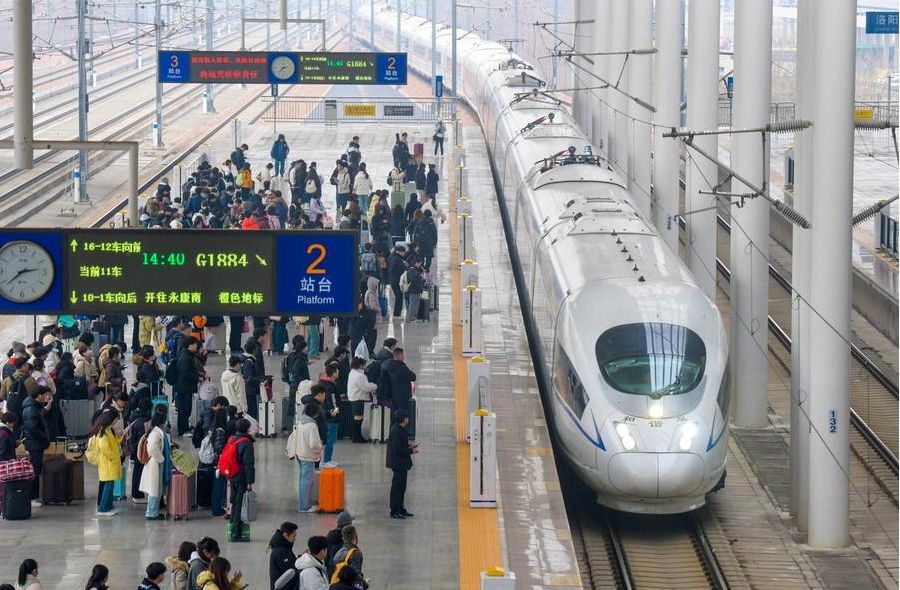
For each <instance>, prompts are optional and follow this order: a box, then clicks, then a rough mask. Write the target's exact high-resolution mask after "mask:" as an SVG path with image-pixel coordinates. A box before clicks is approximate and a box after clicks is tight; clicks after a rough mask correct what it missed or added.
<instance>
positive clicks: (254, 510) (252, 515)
mask: <svg viewBox="0 0 900 590" xmlns="http://www.w3.org/2000/svg"><path fill="white" fill-rule="evenodd" d="M258 515H259V498H258V497H257V495H256V492H254V491H253V490H247V491H246V492H244V499H243V501H241V520H243V521H244V522H254V521H255V520H256V517H257V516H258Z"/></svg>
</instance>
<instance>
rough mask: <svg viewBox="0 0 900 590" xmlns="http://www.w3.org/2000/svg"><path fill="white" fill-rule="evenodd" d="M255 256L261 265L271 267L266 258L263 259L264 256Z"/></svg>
mask: <svg viewBox="0 0 900 590" xmlns="http://www.w3.org/2000/svg"><path fill="white" fill-rule="evenodd" d="M254 256H256V259H257V260H259V263H260V264H261V265H263V266H269V263H268V262H266V259H265V258H263V257H262V256H260V255H259V254H254Z"/></svg>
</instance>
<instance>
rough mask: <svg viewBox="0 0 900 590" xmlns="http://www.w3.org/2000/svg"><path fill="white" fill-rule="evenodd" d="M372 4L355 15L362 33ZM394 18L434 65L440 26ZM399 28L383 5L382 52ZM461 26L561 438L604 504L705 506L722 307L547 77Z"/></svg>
mask: <svg viewBox="0 0 900 590" xmlns="http://www.w3.org/2000/svg"><path fill="white" fill-rule="evenodd" d="M369 11H370V7H369V5H366V6H365V7H364V8H362V9H360V11H359V12H358V13H357V17H358V21H357V22H358V24H359V25H360V27H359V29H358V30H360V31H364V32H365V33H364V34H363V36H364V37H367V36H368V35H367V33H368V31H369V30H370V27H369V25H370V12H369ZM400 25H401V48H402V49H403V50H404V51H406V52H407V53H408V54H409V63H410V65H411V67H413V68H414V69H417V70H418V71H420V72H421V73H423V74H424V75H426V76H427V75H429V74H428V73H429V72H430V70H431V26H430V24H429V23H426V21H424V20H423V19H422V18H418V17H413V16H410V15H402V18H401V20H400ZM425 25H428V26H425ZM396 26H397V13H396V12H395V11H394V10H393V9H392V8H390V7H386V6H384V4H381V5H376V13H375V44H376V48H377V49H383V50H387V51H390V50H394V49H396V47H397V45H396V37H395V30H396ZM451 35H452V33H451V31H450V30H449V29H447V28H442V29H441V30H440V31H439V32H438V34H437V51H436V53H437V57H438V60H439V65H438V71H443V72H449V71H450V59H451V56H450V52H451V39H452V36H451ZM463 35H464V36H463ZM457 37H458V41H457V43H458V47H457V54H458V56H459V67H460V71H459V84H460V88H459V89H458V92H457V96H459V97H460V98H463V99H464V100H466V101H467V102H468V103H469V104H470V105H471V106H472V107H473V108H474V109H475V110H476V111H477V112H478V114H479V116H480V117H481V126H482V130H483V133H484V135H485V137H486V140H487V144H488V147H489V150H490V153H491V158H492V164H493V168H494V175H495V180H496V183H497V185H498V187H499V188H500V189H501V194H500V196H499V198H500V199H501V206H504V207H505V209H506V217H507V220H506V221H507V227H506V229H507V234H508V236H507V240H508V242H509V249H510V254H511V256H513V258H514V260H513V266H514V267H517V268H516V272H517V273H518V276H517V284H518V286H519V290H520V298H521V300H522V304H523V309H524V310H525V316H526V317H525V320H526V322H528V323H530V330H529V333H530V335H531V339H532V342H531V348H532V353H533V355H534V357H535V362H536V363H537V364H539V365H540V368H541V370H540V371H538V374H539V375H541V376H542V381H543V382H542V383H541V385H542V395H543V396H544V402H545V403H544V405H545V407H546V408H547V410H548V412H549V413H550V418H551V420H550V424H551V427H552V428H553V429H554V432H555V438H556V440H557V443H558V448H559V449H560V450H561V452H562V453H563V455H564V457H565V459H566V460H567V462H568V463H569V464H570V465H571V466H572V468H573V469H574V471H575V472H576V473H577V474H578V475H579V477H580V478H581V479H582V480H584V481H585V483H587V484H588V485H589V486H590V487H591V489H593V490H595V491H596V493H597V501H598V502H599V503H600V504H602V505H605V506H608V507H610V508H614V509H617V510H622V511H627V512H636V513H655V514H668V513H679V512H686V511H690V510H693V509H696V508H698V507H700V506H703V505H704V504H705V502H706V500H705V498H706V494H707V493H709V492H710V491H712V490H714V489H718V487H720V486H721V485H723V483H724V477H725V460H726V448H727V446H728V444H727V443H728V412H729V403H730V390H729V376H728V340H727V336H726V332H725V329H724V326H723V324H722V319H721V317H720V315H719V312H718V310H717V309H716V307H715V306H714V305H713V303H712V302H711V301H710V300H709V298H708V297H707V296H706V295H705V294H704V293H703V291H702V290H701V289H700V287H699V286H698V285H697V284H696V282H695V281H694V278H693V277H692V275H691V273H690V272H689V271H688V269H687V267H686V266H685V265H684V264H683V263H682V261H681V260H680V258H679V257H678V256H677V254H676V253H674V252H673V251H672V250H671V249H670V248H669V247H668V246H667V245H666V244H665V243H664V242H663V240H662V239H661V238H660V237H659V236H658V235H657V232H656V231H655V229H654V227H653V225H652V224H651V223H650V222H649V221H648V220H647V218H646V217H645V216H644V215H643V214H642V213H641V212H640V210H639V208H638V206H637V203H636V202H635V200H634V199H633V197H632V196H631V195H630V194H629V192H628V191H627V190H626V188H625V183H624V182H623V180H622V178H621V177H620V176H619V175H618V174H616V173H615V172H614V171H613V170H612V168H611V167H610V166H609V165H608V164H607V162H606V161H605V160H604V159H603V158H602V157H601V156H600V155H598V154H599V150H597V149H596V147H595V146H593V145H591V142H590V140H589V139H588V138H587V137H586V135H585V134H584V132H583V131H582V130H581V129H580V128H579V127H578V125H577V124H576V123H575V121H574V119H573V117H572V116H571V114H570V113H569V112H568V111H567V110H566V108H565V107H564V105H562V104H561V103H560V102H559V101H558V100H557V99H556V98H555V97H554V96H553V95H552V93H546V92H545V82H544V80H543V79H542V77H541V76H540V75H539V73H538V72H536V71H535V70H534V69H533V68H532V67H531V66H530V65H529V64H527V63H526V62H524V61H523V60H521V59H520V58H518V57H517V56H516V55H514V54H512V53H511V52H510V51H508V50H507V49H506V48H505V47H503V46H501V45H499V44H497V43H493V42H490V41H485V40H482V39H480V38H479V37H478V36H477V35H475V34H473V33H469V32H466V31H461V30H458V33H457ZM459 37H461V38H459ZM444 79H445V81H447V82H449V83H452V80H451V79H450V76H444Z"/></svg>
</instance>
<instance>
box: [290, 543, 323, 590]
mask: <svg viewBox="0 0 900 590" xmlns="http://www.w3.org/2000/svg"><path fill="white" fill-rule="evenodd" d="M327 553H328V541H327V540H326V539H325V537H323V536H321V535H316V536H314V537H310V538H309V540H308V541H307V542H306V551H305V552H304V553H303V554H302V555H301V556H300V557H298V558H297V561H296V562H295V564H294V567H296V568H297V570H298V572H299V575H298V576H297V578H298V580H299V581H300V583H299V589H300V590H327V589H328V576H327V574H326V572H325V562H324V559H325V556H326V555H327Z"/></svg>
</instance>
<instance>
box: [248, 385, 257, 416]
mask: <svg viewBox="0 0 900 590" xmlns="http://www.w3.org/2000/svg"><path fill="white" fill-rule="evenodd" d="M257 389H258V387H257ZM247 413H248V414H250V415H251V416H253V419H254V420H256V421H257V422H259V392H257V393H250V392H249V391H248V392H247Z"/></svg>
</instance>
